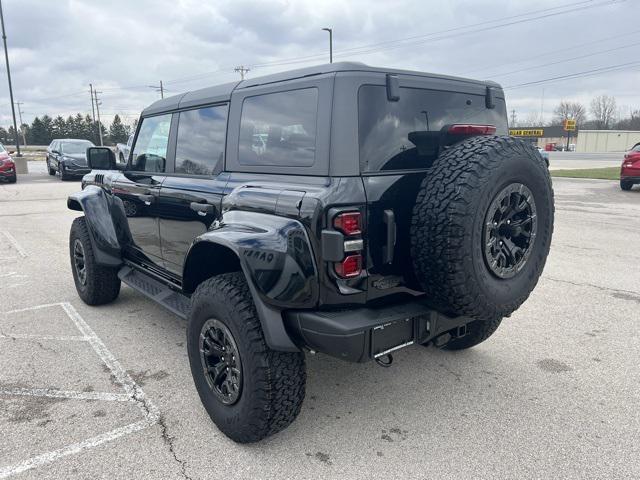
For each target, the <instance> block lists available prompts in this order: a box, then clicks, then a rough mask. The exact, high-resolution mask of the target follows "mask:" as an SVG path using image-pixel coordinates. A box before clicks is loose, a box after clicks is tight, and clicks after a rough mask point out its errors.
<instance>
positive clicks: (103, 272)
mask: <svg viewBox="0 0 640 480" xmlns="http://www.w3.org/2000/svg"><path fill="white" fill-rule="evenodd" d="M77 242H79V243H80V245H81V250H82V256H83V258H84V261H83V265H84V275H83V274H82V273H81V271H82V270H81V269H80V268H79V267H78V265H77V263H76V260H77V258H76V254H77V250H78V249H79V248H80V247H78V245H77ZM69 255H70V257H71V271H72V272H73V281H74V282H75V284H76V290H77V291H78V295H79V296H80V298H81V299H82V300H83V301H84V303H86V304H87V305H103V304H105V303H109V302H112V301H113V300H115V299H116V298H117V297H118V294H119V293H120V279H119V278H118V269H117V268H111V267H105V266H102V265H98V264H97V263H96V258H95V254H94V252H93V246H92V245H91V239H90V238H89V230H88V228H87V221H86V219H85V218H84V217H78V218H76V219H75V220H74V221H73V223H72V224H71V232H70V234H69Z"/></svg>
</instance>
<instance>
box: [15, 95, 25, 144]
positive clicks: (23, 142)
mask: <svg viewBox="0 0 640 480" xmlns="http://www.w3.org/2000/svg"><path fill="white" fill-rule="evenodd" d="M16 105H17V106H18V117H20V133H22V145H24V146H25V147H26V146H27V137H26V136H25V135H24V128H22V125H24V123H22V114H23V113H24V112H23V111H22V107H21V105H24V103H23V102H16Z"/></svg>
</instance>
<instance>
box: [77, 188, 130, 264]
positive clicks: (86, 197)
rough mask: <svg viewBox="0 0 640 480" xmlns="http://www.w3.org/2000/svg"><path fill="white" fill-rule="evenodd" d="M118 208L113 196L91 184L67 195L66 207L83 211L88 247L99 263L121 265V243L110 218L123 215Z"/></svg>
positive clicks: (112, 219) (122, 211) (121, 208)
mask: <svg viewBox="0 0 640 480" xmlns="http://www.w3.org/2000/svg"><path fill="white" fill-rule="evenodd" d="M118 200H119V199H118ZM120 203H122V202H120ZM119 207H120V208H118V205H117V204H116V202H115V201H114V197H112V196H108V195H107V194H106V193H105V191H104V190H103V189H101V188H100V187H97V186H95V185H88V186H87V187H86V188H85V189H84V190H82V191H80V192H77V193H73V194H71V195H69V197H68V198H67V208H69V209H70V210H75V211H79V212H84V214H85V219H86V222H87V228H88V229H89V237H90V238H91V246H92V247H93V251H94V254H95V256H96V262H97V263H98V264H99V265H105V266H109V267H118V266H120V265H122V264H123V262H122V249H121V242H120V239H119V238H118V233H117V230H116V226H115V222H114V217H115V218H116V219H117V218H118V217H119V215H122V216H124V208H123V206H122V205H119ZM125 225H126V222H125ZM127 232H128V230H127Z"/></svg>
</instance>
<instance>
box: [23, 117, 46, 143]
mask: <svg viewBox="0 0 640 480" xmlns="http://www.w3.org/2000/svg"><path fill="white" fill-rule="evenodd" d="M27 142H28V143H29V145H49V143H51V140H49V141H47V130H46V129H45V126H44V124H43V123H42V120H40V119H39V118H38V117H36V118H34V119H33V122H31V128H30V129H29V136H28V137H27Z"/></svg>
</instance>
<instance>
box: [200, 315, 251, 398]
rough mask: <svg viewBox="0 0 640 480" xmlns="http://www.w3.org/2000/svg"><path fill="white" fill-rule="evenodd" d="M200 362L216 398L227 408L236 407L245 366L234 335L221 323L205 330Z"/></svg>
mask: <svg viewBox="0 0 640 480" xmlns="http://www.w3.org/2000/svg"><path fill="white" fill-rule="evenodd" d="M200 362H201V363H202V369H203V371H204V376H205V379H206V380H207V383H208V384H209V388H211V390H212V391H213V393H214V394H215V396H216V397H217V398H218V399H219V400H220V401H221V402H222V403H223V404H225V405H233V404H234V403H236V402H237V401H238V399H239V398H240V394H241V393H242V363H241V361H240V354H239V352H238V347H237V345H236V342H235V340H234V338H233V335H232V334H231V331H230V330H229V329H228V328H227V326H226V325H225V324H223V323H222V322H221V321H219V320H216V319H209V320H207V321H206V322H205V323H204V325H203V326H202V329H201V331H200Z"/></svg>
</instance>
